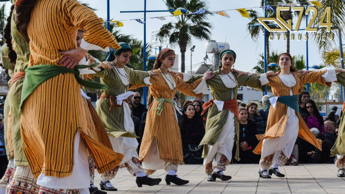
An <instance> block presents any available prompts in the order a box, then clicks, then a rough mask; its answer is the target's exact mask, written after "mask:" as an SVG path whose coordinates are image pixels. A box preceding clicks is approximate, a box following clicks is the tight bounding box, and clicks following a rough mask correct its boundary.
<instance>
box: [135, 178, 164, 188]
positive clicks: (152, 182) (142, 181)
mask: <svg viewBox="0 0 345 194" xmlns="http://www.w3.org/2000/svg"><path fill="white" fill-rule="evenodd" d="M161 181H162V179H160V178H158V179H153V178H150V177H148V176H144V177H137V179H136V183H137V185H138V187H142V186H143V185H148V186H153V185H158V184H159V183H160V182H161Z"/></svg>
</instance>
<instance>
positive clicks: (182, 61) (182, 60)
mask: <svg viewBox="0 0 345 194" xmlns="http://www.w3.org/2000/svg"><path fill="white" fill-rule="evenodd" d="M185 54H186V51H184V52H183V51H181V72H182V73H184V72H185V67H186V66H185V65H186V64H185V60H186V56H185Z"/></svg>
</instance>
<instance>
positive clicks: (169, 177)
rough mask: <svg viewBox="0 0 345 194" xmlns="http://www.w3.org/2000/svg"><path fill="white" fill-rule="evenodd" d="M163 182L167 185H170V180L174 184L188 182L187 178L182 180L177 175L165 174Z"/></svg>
mask: <svg viewBox="0 0 345 194" xmlns="http://www.w3.org/2000/svg"><path fill="white" fill-rule="evenodd" d="M165 182H166V183H167V185H170V182H172V183H174V184H175V185H185V184H187V183H189V181H187V180H183V179H180V178H178V177H177V175H168V174H167V175H166V176H165Z"/></svg>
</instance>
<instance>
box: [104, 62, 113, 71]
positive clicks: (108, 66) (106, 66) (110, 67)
mask: <svg viewBox="0 0 345 194" xmlns="http://www.w3.org/2000/svg"><path fill="white" fill-rule="evenodd" d="M101 65H102V67H104V68H105V69H112V68H114V66H112V65H111V62H109V61H103V62H102V63H101Z"/></svg>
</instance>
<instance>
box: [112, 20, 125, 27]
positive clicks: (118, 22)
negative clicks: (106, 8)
mask: <svg viewBox="0 0 345 194" xmlns="http://www.w3.org/2000/svg"><path fill="white" fill-rule="evenodd" d="M110 22H114V23H116V26H117V27H122V26H123V23H122V22H120V21H110Z"/></svg>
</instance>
